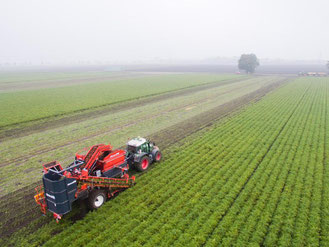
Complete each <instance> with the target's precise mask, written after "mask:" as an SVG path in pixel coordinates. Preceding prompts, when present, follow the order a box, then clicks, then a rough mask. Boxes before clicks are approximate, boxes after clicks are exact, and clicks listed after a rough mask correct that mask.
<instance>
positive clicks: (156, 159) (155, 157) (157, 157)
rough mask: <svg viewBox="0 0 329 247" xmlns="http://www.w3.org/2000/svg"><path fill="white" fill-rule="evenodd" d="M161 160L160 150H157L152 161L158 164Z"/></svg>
mask: <svg viewBox="0 0 329 247" xmlns="http://www.w3.org/2000/svg"><path fill="white" fill-rule="evenodd" d="M161 158H162V154H161V152H160V150H158V151H157V152H156V153H155V155H154V161H155V162H160V160H161Z"/></svg>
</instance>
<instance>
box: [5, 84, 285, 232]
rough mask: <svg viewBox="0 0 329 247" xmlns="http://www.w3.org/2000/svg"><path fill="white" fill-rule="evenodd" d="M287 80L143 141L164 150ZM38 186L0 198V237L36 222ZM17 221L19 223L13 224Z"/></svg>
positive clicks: (257, 98)
mask: <svg viewBox="0 0 329 247" xmlns="http://www.w3.org/2000/svg"><path fill="white" fill-rule="evenodd" d="M289 80H290V79H289V78H285V79H281V80H278V81H277V82H274V83H272V84H270V85H268V86H265V87H262V88H260V89H258V90H256V91H254V92H251V93H248V94H246V95H244V96H241V97H239V98H237V99H234V100H232V101H230V102H227V103H225V104H223V105H220V106H217V107H215V108H213V109H211V110H209V111H206V112H204V113H201V114H199V115H197V116H194V117H192V118H190V119H187V120H184V121H182V122H180V123H177V124H175V125H173V126H170V127H168V128H166V129H164V130H162V131H159V132H157V133H155V134H152V135H150V136H147V138H149V139H152V141H154V142H156V143H161V148H162V149H166V148H168V147H169V146H170V145H172V144H174V143H176V142H178V141H180V140H182V139H184V138H185V137H187V136H189V135H191V134H193V133H195V132H197V131H199V130H202V129H203V128H205V127H209V126H211V125H212V124H213V123H214V122H215V121H216V120H219V119H221V118H223V117H225V116H227V115H229V114H232V113H234V112H236V111H237V110H239V109H241V108H242V107H244V106H245V105H247V104H249V103H253V102H257V101H258V100H260V99H261V98H262V97H264V96H265V95H266V94H268V93H269V92H271V91H272V90H274V89H276V88H278V87H280V86H281V85H283V84H285V83H287V82H288V81H289ZM141 175H142V174H141ZM38 185H40V182H35V183H33V184H31V185H29V186H26V187H24V188H21V189H19V190H17V191H14V192H12V193H10V194H7V195H5V196H3V197H0V205H1V208H6V210H5V212H6V215H3V216H2V217H1V223H0V226H3V225H6V227H1V230H0V236H3V237H5V236H6V237H8V236H10V235H11V234H13V233H14V232H16V231H18V230H19V229H21V228H23V227H25V226H27V225H28V224H30V223H31V222H33V221H35V220H37V219H36V218H35V214H36V213H37V212H39V211H40V209H39V207H37V205H36V204H35V202H34V200H33V196H34V188H35V187H36V186H38ZM17 211H24V214H22V215H20V216H19V217H18V216H17V217H15V214H16V212H17ZM32 212H36V213H32ZM17 220H18V221H19V222H17ZM18 223H19V224H18Z"/></svg>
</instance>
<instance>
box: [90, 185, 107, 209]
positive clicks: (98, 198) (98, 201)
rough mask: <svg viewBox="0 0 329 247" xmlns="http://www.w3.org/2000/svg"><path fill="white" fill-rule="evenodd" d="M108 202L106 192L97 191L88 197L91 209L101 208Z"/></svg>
mask: <svg viewBox="0 0 329 247" xmlns="http://www.w3.org/2000/svg"><path fill="white" fill-rule="evenodd" d="M105 201H106V193H105V191H104V190H98V189H95V190H93V191H91V192H90V194H89V197H88V205H89V207H90V209H97V208H100V207H101V206H102V205H103V204H104V203H105Z"/></svg>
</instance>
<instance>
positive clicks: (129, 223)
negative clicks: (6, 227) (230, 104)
mask: <svg viewBox="0 0 329 247" xmlns="http://www.w3.org/2000/svg"><path fill="white" fill-rule="evenodd" d="M328 88H329V80H328V79H326V78H323V79H318V78H302V79H297V80H294V81H292V82H290V83H288V84H286V85H284V86H282V87H280V88H279V89H277V90H276V91H274V92H272V93H271V94H269V95H267V96H265V97H264V98H263V99H262V100H260V101H258V102H255V103H254V104H253V105H251V106H248V107H245V108H244V109H243V110H242V111H240V112H239V114H236V115H234V116H231V117H228V118H226V119H224V120H221V121H219V122H217V123H215V124H214V125H213V126H211V127H208V128H206V129H203V130H201V131H199V132H197V133H195V134H193V135H192V136H189V137H187V138H185V139H184V140H182V141H180V142H179V143H177V144H175V145H173V146H171V147H169V148H167V149H166V150H164V157H165V159H164V161H163V162H161V163H160V164H158V165H156V166H155V167H153V169H151V170H150V171H149V172H147V173H145V174H143V175H142V176H138V177H137V179H136V182H137V184H136V185H135V186H134V187H133V188H131V189H129V190H127V191H125V192H123V193H121V194H120V195H119V196H117V197H116V198H114V199H113V200H110V201H109V202H107V203H106V204H105V205H104V206H103V207H102V208H100V209H99V210H97V211H93V212H90V213H88V214H87V215H86V216H85V217H84V218H83V219H82V220H79V221H77V222H75V223H68V222H65V221H64V222H63V224H62V225H60V224H59V225H57V224H56V223H55V222H51V223H49V224H46V225H44V226H43V227H41V228H40V229H38V230H37V231H35V232H33V233H31V234H25V235H24V234H22V233H19V234H22V235H19V234H18V235H16V236H15V238H12V240H11V241H12V242H9V243H11V244H13V245H22V246H31V245H41V244H44V245H45V246H231V245H237V246H328V245H329V235H328V232H329V161H328V153H329V150H328V142H329V136H328V134H327V132H328V128H329V127H328V123H329V113H328V110H327V109H328V107H329V101H328V98H329V94H328ZM55 233H56V234H55ZM20 236H22V237H20ZM23 236H24V237H23Z"/></svg>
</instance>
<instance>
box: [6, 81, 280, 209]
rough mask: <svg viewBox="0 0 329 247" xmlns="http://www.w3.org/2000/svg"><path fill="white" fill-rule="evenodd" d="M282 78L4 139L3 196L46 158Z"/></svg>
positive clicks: (166, 121)
mask: <svg viewBox="0 0 329 247" xmlns="http://www.w3.org/2000/svg"><path fill="white" fill-rule="evenodd" d="M278 79H280V78H278V77H257V78H252V79H248V80H242V81H239V82H234V83H229V84H227V85H222V86H218V87H215V88H211V89H206V90H201V91H199V92H194V93H191V94H188V95H181V96H178V97H174V98H168V99H165V100H161V101H159V102H153V103H152V104H148V105H144V106H139V107H135V108H133V109H129V110H121V111H117V112H114V113H111V114H106V115H104V116H99V117H93V118H89V119H84V120H83V121H80V122H78V123H72V124H66V125H65V126H61V127H60V128H55V129H50V130H46V131H42V132H37V133H34V134H31V135H27V136H24V137H20V138H13V139H10V140H6V141H3V142H2V143H0V153H1V161H0V165H1V166H2V167H1V170H0V188H1V190H0V196H1V195H4V194H6V193H9V192H12V191H13V190H17V189H19V188H22V187H25V186H27V185H29V184H30V183H31V182H35V181H39V180H40V179H41V174H40V169H41V164H42V163H46V162H49V161H51V160H54V159H56V160H59V161H61V162H62V164H63V165H67V164H69V162H71V161H72V159H73V155H74V152H75V151H77V150H79V149H82V148H84V147H86V146H90V145H93V144H94V143H108V142H111V144H112V145H114V146H115V147H119V146H121V145H123V144H124V143H125V142H126V140H127V139H128V138H130V137H134V136H138V135H140V136H148V135H150V134H152V133H155V132H157V131H159V130H162V129H164V128H166V127H168V126H171V125H174V124H177V123H179V122H180V121H183V120H186V119H189V118H191V117H193V116H196V115H198V114H200V113H202V112H204V111H207V110H210V109H212V108H214V107H217V106H219V105H222V104H224V103H226V102H229V101H231V100H233V99H236V98H238V97H241V96H243V95H245V94H247V93H250V92H253V91H255V90H257V89H259V88H261V87H264V86H266V85H269V84H270V83H273V82H275V81H277V80H278ZM159 109H161V110H160V111H159ZM0 213H1V210H0Z"/></svg>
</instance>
